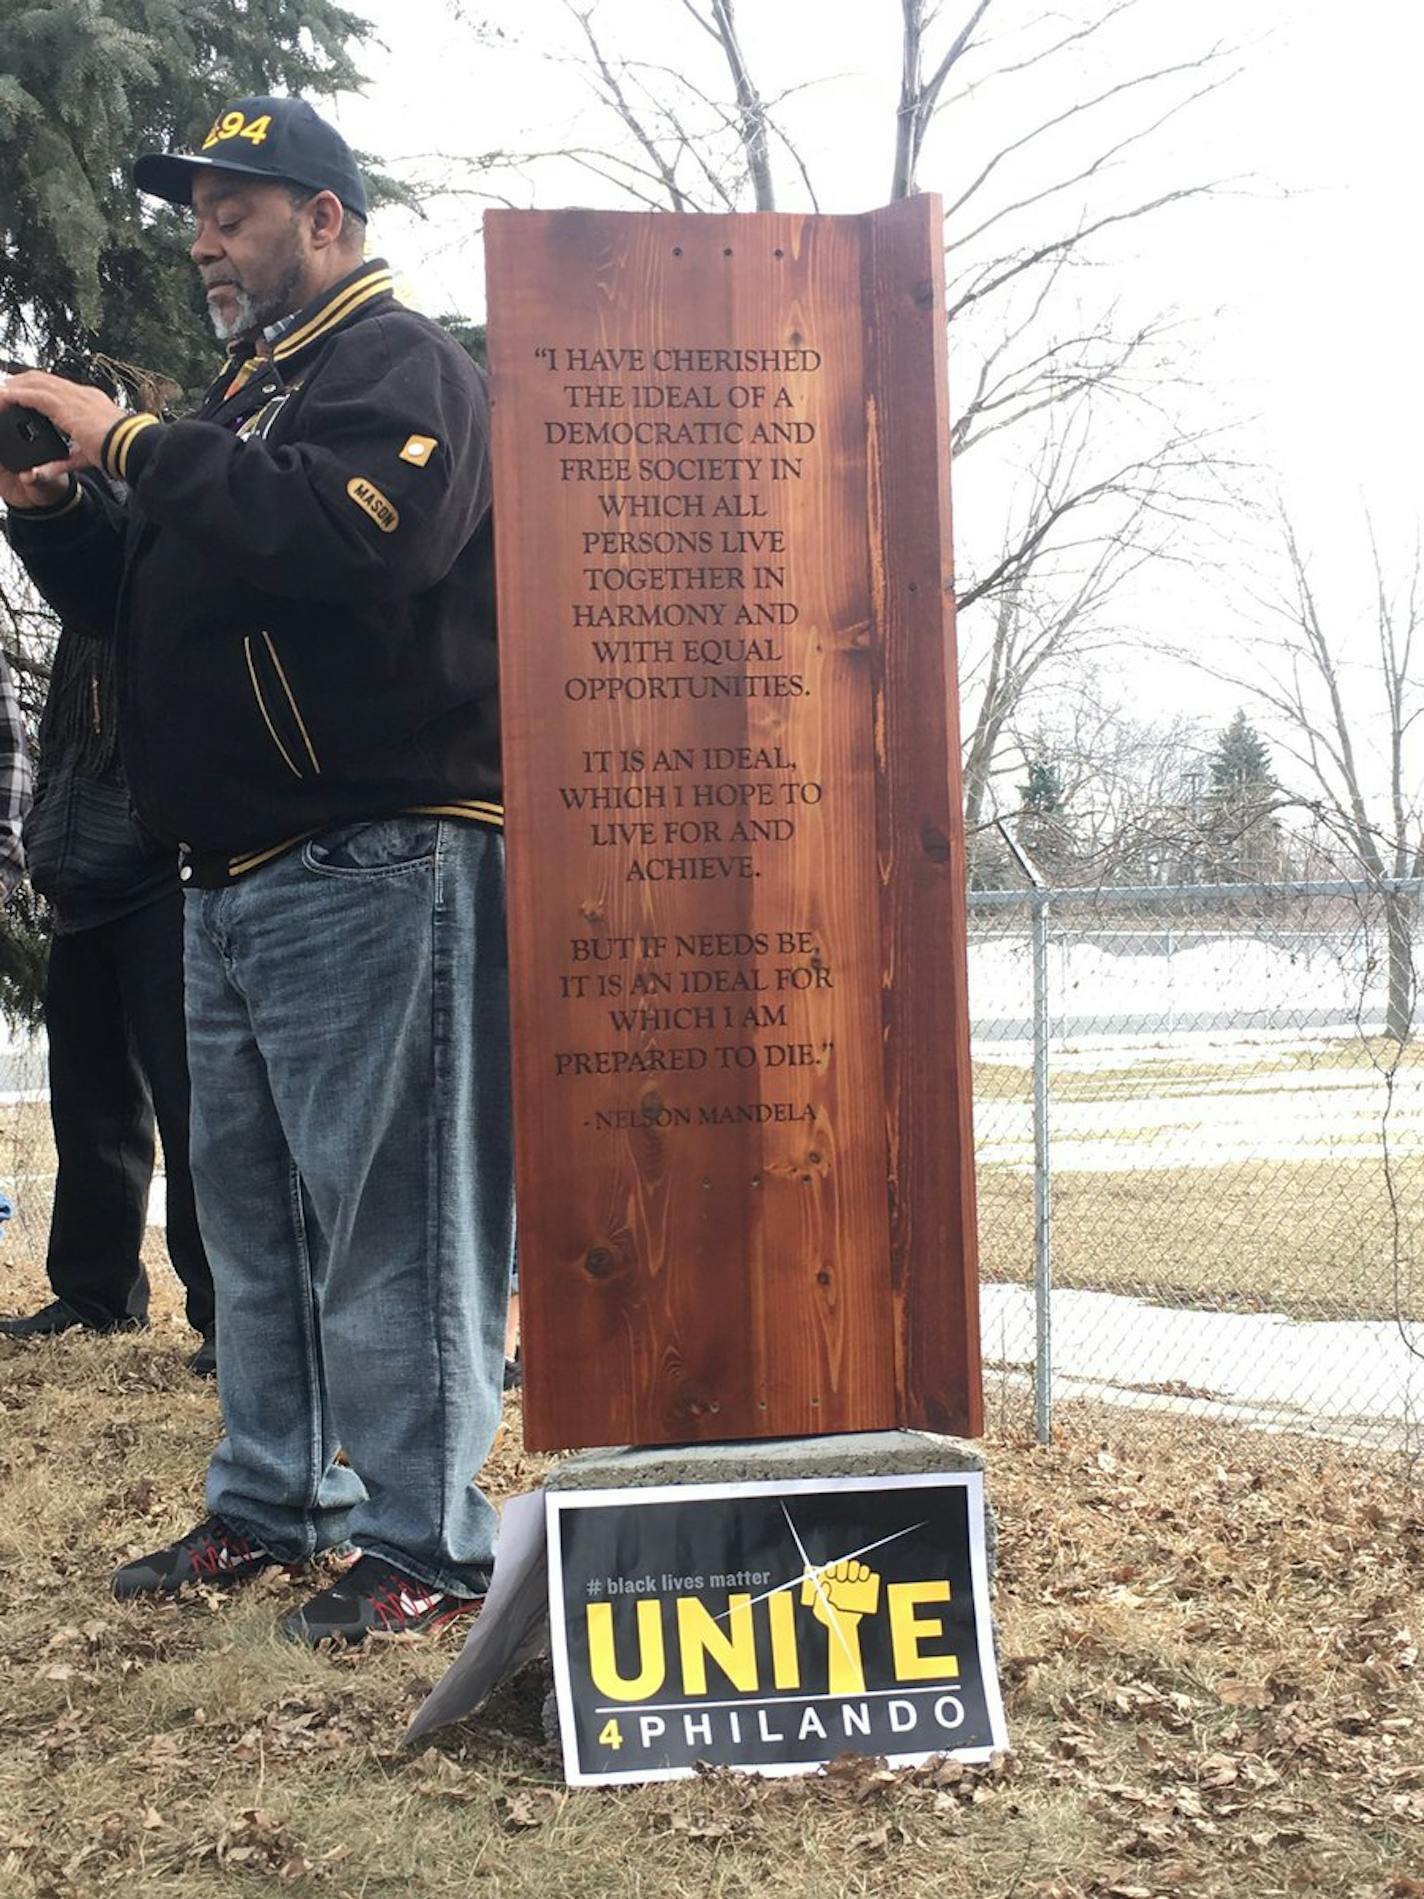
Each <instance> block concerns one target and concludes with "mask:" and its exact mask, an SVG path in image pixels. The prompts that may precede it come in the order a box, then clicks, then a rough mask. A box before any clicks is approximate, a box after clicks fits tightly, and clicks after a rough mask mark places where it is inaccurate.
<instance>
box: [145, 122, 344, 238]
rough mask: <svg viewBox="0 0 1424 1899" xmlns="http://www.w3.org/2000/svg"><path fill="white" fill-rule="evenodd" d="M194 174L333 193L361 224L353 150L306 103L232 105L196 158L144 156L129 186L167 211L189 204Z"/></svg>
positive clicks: (163, 154)
mask: <svg viewBox="0 0 1424 1899" xmlns="http://www.w3.org/2000/svg"><path fill="white" fill-rule="evenodd" d="M199 171H240V172H244V173H246V174H247V176H249V177H251V178H269V179H281V180H283V181H284V182H285V183H287V184H293V185H305V186H306V187H307V189H308V190H310V191H334V192H335V193H336V195H337V197H338V198H340V200H341V202H342V203H343V204H344V205H345V206H346V209H347V210H348V211H354V212H355V214H356V216H357V217H359V218H364V217H365V216H366V184H365V180H364V179H363V178H362V176H361V171H360V167H359V166H358V165H357V163H356V159H355V155H354V154H353V152H352V150H351V147H350V146H349V145H348V144H347V143H346V140H345V139H344V138H343V137H342V136H341V134H340V133H339V132H338V131H337V130H336V128H335V126H331V125H328V124H327V122H326V120H325V119H323V118H322V117H321V116H320V115H319V114H318V113H316V112H314V111H313V110H312V108H311V107H310V106H309V105H308V104H307V102H306V100H305V99H272V98H268V97H266V96H265V95H262V94H258V95H256V96H254V97H252V98H248V99H235V100H234V101H233V103H232V104H231V105H230V106H227V107H225V108H224V110H223V111H221V112H219V114H218V116H217V117H216V118H215V119H214V120H213V124H212V130H211V131H210V132H209V133H208V135H207V137H206V138H205V139H204V140H203V144H202V149H201V150H200V151H196V152H146V153H145V154H144V156H143V157H142V158H140V159H139V160H138V162H137V163H136V164H135V166H134V183H135V184H136V185H137V186H138V188H139V190H140V191H147V192H149V193H150V194H151V195H152V196H153V197H155V198H166V199H167V200H168V202H169V203H170V204H191V203H192V202H193V180H194V178H195V177H196V176H197V174H198V172H199Z"/></svg>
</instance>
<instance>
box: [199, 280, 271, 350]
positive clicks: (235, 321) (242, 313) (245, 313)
mask: <svg viewBox="0 0 1424 1899" xmlns="http://www.w3.org/2000/svg"><path fill="white" fill-rule="evenodd" d="M208 318H209V320H210V322H211V323H212V326H213V329H214V330H215V332H216V333H217V339H218V341H219V342H220V343H230V342H231V341H232V339H233V338H234V337H235V336H246V335H247V334H248V333H249V331H255V330H256V329H257V327H258V323H259V319H258V315H257V306H256V305H255V304H254V303H253V301H252V299H251V297H249V296H248V294H247V292H246V291H245V290H239V291H238V293H237V308H236V309H235V310H234V311H233V313H232V315H231V316H223V315H222V314H221V313H220V311H219V310H218V307H217V305H216V304H215V303H210V304H209V305H208Z"/></svg>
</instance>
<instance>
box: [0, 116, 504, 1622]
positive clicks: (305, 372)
mask: <svg viewBox="0 0 1424 1899" xmlns="http://www.w3.org/2000/svg"><path fill="white" fill-rule="evenodd" d="M135 177H136V180H137V183H138V184H139V186H140V188H141V189H144V190H147V191H150V192H154V193H157V194H158V195H159V196H162V197H166V198H168V199H170V200H171V201H174V202H178V203H191V206H192V210H193V214H194V218H195V224H196V235H195V238H194V242H193V246H192V256H193V259H194V261H195V263H196V264H197V266H198V268H199V270H200V271H201V273H202V278H203V282H204V285H205V288H206V293H207V300H208V306H209V310H210V312H211V314H212V319H213V323H214V327H215V328H216V330H217V332H218V335H219V336H220V337H221V338H224V339H226V340H228V341H229V343H230V361H229V365H228V368H227V369H226V370H225V372H224V374H223V375H222V376H221V377H220V378H219V379H218V382H217V383H216V384H215V385H214V387H213V389H212V390H211V392H210V393H209V395H208V397H207V400H206V401H205V402H204V403H203V405H202V407H201V409H200V410H199V412H198V415H197V417H196V418H195V419H192V420H185V421H180V422H174V423H170V424H163V423H160V422H159V421H158V420H157V419H156V418H154V417H152V416H146V415H129V414H123V413H121V412H120V411H118V410H116V409H114V408H113V407H112V405H110V404H109V403H108V402H107V401H106V400H105V399H104V398H103V397H102V396H101V395H99V394H98V393H97V392H95V391H93V390H86V389H79V388H75V387H73V386H71V385H70V384H68V383H64V382H59V381H57V380H54V379H52V378H48V377H44V376H38V375H23V376H18V377H15V378H13V379H12V380H11V381H10V382H9V383H8V384H7V385H5V386H4V387H3V388H0V402H10V403H16V402H18V403H28V404H30V405H31V406H33V407H34V408H36V409H40V410H42V411H43V412H44V413H45V414H46V415H48V416H50V417H51V419H52V420H53V421H54V422H56V423H57V425H58V426H59V428H60V429H61V430H62V431H63V432H64V433H65V434H66V435H68V437H69V438H70V441H71V443H72V445H73V453H72V455H71V457H70V459H69V460H68V461H67V462H66V463H62V464H56V465H52V466H51V467H50V468H49V469H47V470H44V471H42V472H41V473H40V474H39V475H38V476H37V477H35V478H31V479H29V480H25V479H16V480H12V481H10V482H8V483H7V484H5V485H0V498H3V499H5V500H6V501H7V502H8V504H9V506H10V510H11V512H10V534H11V538H12V540H13V542H14V545H15V546H16V548H17V549H18V550H19V551H20V552H21V554H22V556H23V558H24V559H25V561H26V563H27V565H28V566H29V568H30V571H31V572H32V574H33V575H34V576H35V577H36V579H37V581H38V582H39V584H40V586H41V587H42V588H43V590H44V591H45V592H46V593H47V594H48V596H49V597H50V599H51V600H52V601H53V602H54V604H55V605H56V606H57V607H58V608H59V610H60V611H61V613H62V614H63V615H64V616H65V617H66V618H71V619H74V620H75V621H76V622H78V623H81V624H83V625H86V626H87V628H88V630H91V631H94V632H105V631H108V630H109V628H110V627H111V626H112V628H113V631H114V635H115V637H116V638H117V641H118V650H119V677H120V690H121V704H122V719H121V744H122V749H123V755H124V762H125V767H126V769H127V772H128V775H129V783H130V787H131V789H132V792H133V796H134V801H135V804H136V806H137V809H138V811H139V815H140V816H141V817H142V819H143V820H144V822H145V823H146V824H147V825H148V826H149V828H150V829H152V830H153V831H155V832H156V833H157V834H158V835H159V836H162V837H164V838H166V839H169V840H171V841H172V842H173V843H174V844H175V845H176V846H177V847H178V850H179V852H180V869H179V876H180V878H181V879H182V880H183V882H184V884H185V885H186V886H187V892H188V894H187V906H186V927H187V936H186V943H185V952H186V966H185V977H186V984H187V1003H188V1045H189V1062H190V1068H191V1074H192V1086H193V1121H192V1165H193V1175H194V1180H195V1183H196V1186H197V1190H198V1206H199V1212H200V1217H201V1221H202V1227H203V1234H204V1238H205V1239H206V1241H207V1244H208V1252H209V1257H210V1259H211V1262H212V1267H213V1278H214V1282H215V1285H216V1289H217V1305H218V1315H217V1323H218V1345H219V1353H218V1379H219V1387H220V1391H221V1396H222V1405H223V1414H224V1422H225V1424H226V1428H227V1436H226V1438H225V1440H224V1441H223V1443H222V1444H221V1445H220V1446H219V1448H218V1450H217V1452H216V1454H215V1456H214V1458H213V1461H212V1464H211V1466H210V1469H209V1473H208V1506H209V1509H210V1510H211V1512H212V1515H211V1516H210V1517H209V1519H208V1520H207V1521H206V1522H205V1523H203V1524H201V1525H200V1526H199V1527H198V1528H197V1529H196V1530H194V1531H193V1532H192V1533H191V1534H190V1535H189V1536H187V1537H185V1538H183V1539H182V1540H181V1541H179V1542H178V1543H175V1544H173V1545H172V1546H171V1547H169V1548H167V1549H164V1550H160V1551H158V1552H156V1553H155V1554H154V1555H152V1556H150V1557H147V1558H144V1559H142V1560H140V1561H137V1562H133V1563H129V1564H127V1565H125V1567H124V1568H122V1569H121V1570H120V1571H119V1572H118V1574H117V1576H116V1577H115V1582H114V1587H115V1591H116V1593H117V1594H119V1595H121V1596H134V1595H142V1594H153V1595H170V1594H174V1593H176V1592H178V1591H179V1590H181V1589H183V1588H185V1587H186V1586H188V1585H189V1584H191V1583H193V1582H196V1581H204V1582H212V1581H219V1582H224V1583H232V1582H237V1581H240V1580H242V1579H243V1578H245V1577H248V1576H252V1575H255V1574H257V1573H259V1572H260V1571H262V1570H264V1569H267V1568H269V1567H271V1566H272V1565H274V1564H277V1563H283V1564H292V1563H296V1562H299V1561H301V1560H302V1559H304V1558H307V1557H310V1556H312V1555H313V1554H315V1553H317V1552H319V1551H321V1550H324V1549H328V1548H332V1547H334V1546H337V1545H340V1544H342V1543H344V1542H345V1541H347V1540H348V1539H351V1540H354V1541H355V1542H356V1543H357V1544H358V1545H359V1546H360V1548H361V1550H362V1551H363V1552H364V1554H363V1556H362V1558H361V1560H360V1561H359V1562H357V1563H356V1564H355V1565H354V1567H352V1568H351V1569H350V1570H349V1571H348V1572H347V1573H346V1574H345V1575H344V1576H343V1577H342V1578H341V1579H340V1581H338V1582H337V1583H336V1584H335V1585H334V1586H333V1587H332V1588H329V1589H326V1590H323V1591H321V1592H320V1593H319V1594H317V1595H316V1596H314V1597H313V1598H312V1600H311V1601H309V1602H308V1603H307V1604H306V1605H305V1606H304V1607H303V1608H302V1609H301V1610H300V1611H298V1612H297V1613H296V1614H295V1615H292V1616H289V1617H288V1618H287V1619H286V1621H285V1622H284V1624H283V1627H284V1629H285V1630H286V1632H287V1633H289V1634H291V1635H293V1636H294V1637H296V1638H297V1639H300V1640H306V1641H309V1642H312V1643H317V1642H320V1641H323V1640H325V1639H339V1640H344V1641H360V1640H362V1639H363V1638H364V1637H365V1636H366V1635H367V1634H368V1633H370V1632H372V1631H377V1632H381V1633H389V1634H412V1633H418V1632H420V1631H422V1630H425V1629H428V1628H431V1627H433V1626H435V1625H437V1624H438V1623H440V1622H443V1621H445V1620H447V1619H449V1618H450V1617H452V1616H454V1615H457V1614H459V1613H461V1612H462V1611H463V1610H466V1609H468V1608H470V1607H471V1606H472V1605H473V1604H475V1603H477V1602H478V1600H479V1598H480V1597H481V1596H482V1594H483V1592H484V1589H485V1586H486V1583H487V1580H488V1575H489V1569H490V1563H491V1559H492V1552H493V1537H494V1513H493V1510H492V1509H491V1506H490V1505H489V1503H488V1502H487V1501H486V1499H485V1498H484V1497H483V1496H481V1494H480V1492H479V1491H478V1490H477V1489H476V1487H475V1485H474V1482H473V1473H474V1472H475V1471H476V1470H477V1469H478V1468H479V1466H480V1464H481V1463H482V1462H483V1459H484V1456H485V1454H486V1452H487V1450H488V1447H489V1444H490V1442H491V1439H492V1437H493V1433H494V1429H495V1426H496V1424H497V1422H498V1417H499V1407H500V1396H499V1391H500V1383H501V1372H502V1360H503V1352H502V1346H503V1331H504V1318H505V1303H506V1298H507V1294H508V1288H509V1276H510V1266H511V1259H512V1252H513V1230H512V1228H513V1194H512V1185H511V1173H512V1169H511V1154H510V1128H509V1111H508V1027H507V1014H506V967H505V960H504V957H505V952H504V931H503V876H504V865H503V838H502V834H501V831H500V824H501V818H502V812H501V806H500V802H499V799H500V776H499V741H498V715H497V701H496V655H495V628H494V608H493V571H492V546H491V523H490V517H489V494H490V484H489V467H488V459H487V448H486V419H487V406H486V399H485V394H484V387H483V383H482V380H481V378H480V376H479V374H478V372H477V371H476V370H475V368H474V366H473V365H472V364H471V363H470V361H469V359H468V357H467V356H466V355H465V353H464V352H463V351H462V350H461V349H460V348H459V346H458V345H457V344H455V343H454V342H453V341H452V340H451V339H450V338H448V337H447V336H446V335H445V334H444V333H443V332H442V331H441V330H440V329H439V328H438V327H437V326H436V325H434V324H432V323H429V322H427V321H426V320H425V319H424V318H421V317H418V316H416V315H414V314H413V313H412V312H410V311H407V310H403V309H402V308H401V307H400V306H399V305H398V304H397V303H396V302H395V300H394V298H393V297H392V295H391V277H390V273H389V271H388V270H387V269H386V267H385V266H384V265H383V264H381V263H371V264H363V263H362V262H361V261H360V260H361V256H362V245H363V231H364V222H365V215H366V196H365V190H364V187H363V184H362V180H361V177H360V173H359V172H358V170H357V168H356V165H355V162H354V160H353V158H352V155H351V152H350V151H349V149H348V148H347V146H346V144H345V143H344V141H343V140H342V139H341V138H340V137H339V136H338V135H337V134H336V133H335V132H334V131H333V130H332V129H331V128H330V127H329V126H327V125H326V124H324V123H323V121H322V120H321V119H319V118H318V117H317V115H316V114H315V113H314V112H313V111H312V110H311V109H310V107H308V106H306V105H304V104H302V103H301V102H299V101H296V100H290V99H275V98H248V99H241V100H238V101H237V102H236V104H234V105H233V106H232V107H230V108H229V109H228V110H227V111H225V112H223V113H222V114H220V115H219V117H218V119H217V121H216V123H215V124H214V126H213V128H212V130H211V132H210V133H209V134H208V136H207V139H206V140H205V141H204V144H203V148H202V150H201V151H200V152H198V153H195V154H188V155H178V154H167V155H159V154H155V155H150V156H148V157H146V158H143V159H141V160H140V161H139V163H138V166H137V167H136V171H135ZM94 471H98V472H97V473H96V472H94ZM115 481H117V482H122V483H124V484H126V486H127V490H128V496H127V502H126V503H125V504H124V505H120V504H119V502H118V501H117V500H116V498H115V495H114V492H113V489H112V487H111V485H110V483H111V482H115ZM338 1448H341V1449H344V1451H345V1453H346V1457H345V1459H344V1460H343V1461H342V1462H340V1463H338V1462H337V1461H336V1452H337V1450H338Z"/></svg>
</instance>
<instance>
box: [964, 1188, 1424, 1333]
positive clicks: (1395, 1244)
mask: <svg viewBox="0 0 1424 1899" xmlns="http://www.w3.org/2000/svg"><path fill="white" fill-rule="evenodd" d="M1395 1184H1396V1193H1397V1194H1399V1196H1400V1197H1399V1200H1398V1228H1397V1229H1396V1209H1395V1205H1394V1204H1392V1203H1391V1200H1390V1193H1389V1183H1388V1181H1387V1180H1386V1177H1385V1174H1384V1171H1383V1169H1382V1168H1381V1167H1380V1165H1379V1161H1378V1158H1375V1159H1374V1160H1361V1161H1359V1162H1351V1161H1341V1160H1334V1161H1274V1160H1273V1161H1234V1162H1231V1163H1230V1164H1229V1165H1226V1166H1221V1167H1212V1168H1194V1167H1181V1168H1152V1169H1150V1170H1144V1171H1142V1172H1135V1173H1134V1172H1121V1173H1080V1174H1075V1173H1063V1174H1060V1175H1058V1176H1057V1177H1056V1178H1055V1180H1054V1183H1053V1279H1054V1284H1055V1285H1057V1286H1066V1287H1078V1288H1082V1289H1086V1290H1090V1291H1097V1292H1116V1293H1126V1294H1130V1295H1132V1296H1135V1297H1140V1298H1144V1299H1150V1300H1153V1301H1155V1302H1156V1303H1157V1304H1159V1305H1180V1306H1194V1307H1197V1308H1200V1309H1206V1310H1211V1311H1218V1312H1267V1311H1269V1312H1285V1313H1289V1314H1290V1315H1291V1316H1292V1317H1294V1318H1299V1319H1392V1318H1395V1317H1396V1316H1397V1317H1400V1318H1406V1319H1424V1258H1421V1257H1418V1256H1417V1249H1418V1248H1419V1246H1420V1237H1421V1236H1420V1233H1419V1231H1418V1229H1419V1228H1420V1224H1421V1220H1424V1204H1422V1203H1421V1201H1422V1200H1424V1197H1422V1196H1421V1192H1420V1189H1421V1187H1424V1161H1421V1160H1420V1159H1419V1158H1418V1157H1411V1158H1410V1160H1409V1161H1408V1162H1407V1164H1405V1165H1404V1166H1403V1167H1402V1168H1401V1169H1400V1170H1399V1171H1398V1172H1397V1173H1396V1176H1395ZM1401 1189H1406V1190H1407V1192H1401ZM979 1247H980V1255H981V1259H982V1263H983V1270H984V1274H985V1277H986V1278H989V1279H1004V1280H1013V1281H1017V1282H1022V1281H1024V1280H1025V1279H1027V1278H1028V1277H1029V1276H1030V1275H1031V1272H1032V1260H1033V1181H1032V1179H1031V1178H1029V1177H1028V1176H1027V1175H1025V1174H1022V1173H1016V1172H1013V1171H1011V1170H1010V1169H1008V1168H1000V1167H983V1168H981V1169H980V1170H979Z"/></svg>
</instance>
